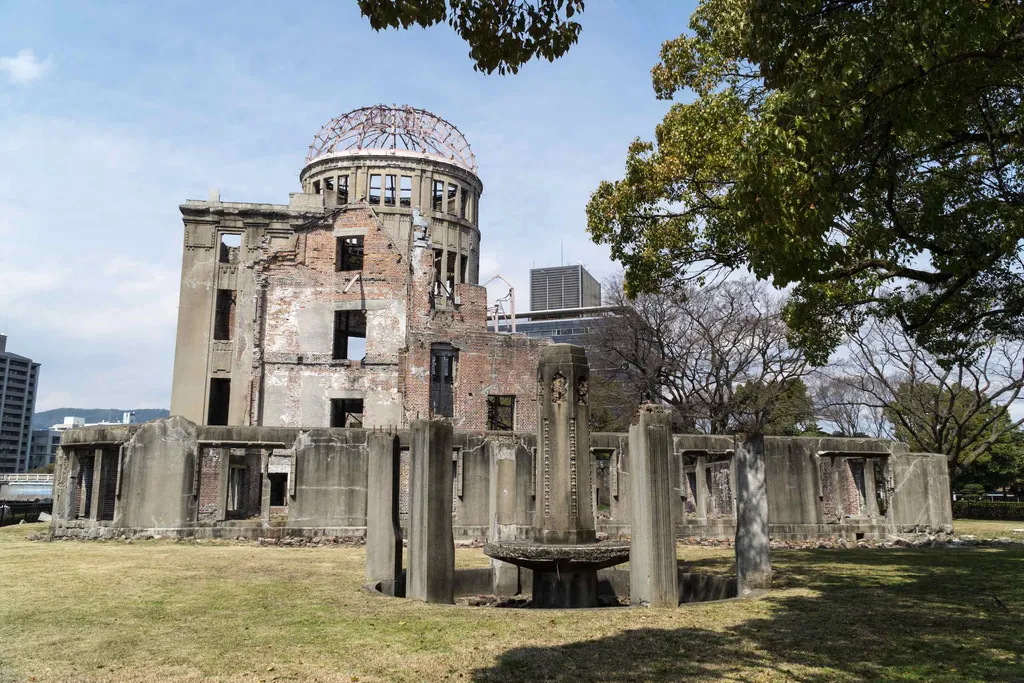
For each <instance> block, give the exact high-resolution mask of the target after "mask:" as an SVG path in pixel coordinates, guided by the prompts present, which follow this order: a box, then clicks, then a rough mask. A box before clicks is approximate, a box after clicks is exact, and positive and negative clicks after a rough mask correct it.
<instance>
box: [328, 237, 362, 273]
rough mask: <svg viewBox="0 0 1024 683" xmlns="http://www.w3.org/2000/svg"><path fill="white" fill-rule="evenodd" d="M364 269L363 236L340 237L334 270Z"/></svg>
mask: <svg viewBox="0 0 1024 683" xmlns="http://www.w3.org/2000/svg"><path fill="white" fill-rule="evenodd" d="M362 269H363V236H362V235H350V236H348V237H339V238H338V241H337V250H336V252H335V259H334V270H336V271H338V272H341V271H343V270H362Z"/></svg>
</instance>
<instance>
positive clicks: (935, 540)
mask: <svg viewBox="0 0 1024 683" xmlns="http://www.w3.org/2000/svg"><path fill="white" fill-rule="evenodd" d="M1006 544H1017V545H1020V544H1024V539H1013V538H1006V537H1004V538H997V539H978V538H975V537H974V536H952V535H949V534H941V533H940V534H919V535H914V536H911V537H908V538H901V537H895V538H885V539H860V540H856V541H849V540H847V539H845V538H818V539H812V540H807V541H784V540H776V539H772V541H771V547H772V550H817V549H821V550H824V549H837V548H839V549H842V548H966V547H975V546H991V545H1006ZM678 545H681V546H699V547H702V548H732V547H733V541H732V539H716V538H710V539H709V538H702V539H698V538H685V539H680V540H679V542H678Z"/></svg>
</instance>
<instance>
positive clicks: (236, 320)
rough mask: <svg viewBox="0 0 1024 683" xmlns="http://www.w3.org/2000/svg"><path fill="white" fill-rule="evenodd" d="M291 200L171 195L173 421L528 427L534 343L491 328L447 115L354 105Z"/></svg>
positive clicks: (320, 142) (473, 184)
mask: <svg viewBox="0 0 1024 683" xmlns="http://www.w3.org/2000/svg"><path fill="white" fill-rule="evenodd" d="M299 181H300V184H301V190H302V191H301V192H297V193H292V194H291V195H290V200H289V202H288V203H287V204H253V203H238V202H222V201H221V200H220V197H219V195H218V193H216V192H212V193H211V195H210V198H209V199H208V200H207V201H194V200H188V201H186V202H185V203H184V204H182V205H181V207H180V208H181V213H182V216H183V220H184V227H185V238H184V255H183V258H182V276H181V298H180V303H179V308H178V332H177V343H176V349H175V359H174V379H173V386H172V393H171V414H173V415H181V416H183V417H186V418H188V419H189V420H191V421H193V422H196V423H198V424H209V425H253V426H274V427H360V426H362V427H376V426H396V427H401V426H405V425H406V424H407V423H408V422H409V421H410V420H413V419H416V418H426V417H430V416H433V415H445V416H448V417H451V418H452V419H453V422H454V424H455V426H456V428H459V429H476V430H479V429H495V430H512V429H517V430H532V429H533V428H534V425H535V422H536V396H535V393H536V390H535V387H534V378H533V375H534V373H535V370H536V365H537V353H538V348H539V346H540V344H542V343H543V342H540V341H537V340H532V339H527V338H524V337H521V336H509V335H500V334H494V333H491V332H488V331H487V322H486V305H487V295H486V290H485V289H484V288H483V287H480V286H479V285H478V282H479V260H480V239H481V235H480V227H479V225H480V198H481V195H482V194H483V183H482V182H481V181H480V178H479V177H478V176H477V165H476V160H475V157H474V155H473V152H472V150H471V149H470V146H469V144H468V142H467V141H466V139H465V138H464V137H463V136H462V134H461V133H460V132H459V131H458V129H457V128H456V127H455V126H453V125H452V124H450V123H448V122H447V121H444V120H443V119H440V118H438V117H436V116H434V115H433V114H430V113H429V112H426V111H423V110H420V109H413V108H411V107H408V106H406V107H400V108H396V107H386V106H375V107H368V108H364V109H357V110H355V111H352V112H349V113H348V114H345V115H344V116H340V117H338V118H336V119H334V120H332V121H330V122H329V123H328V124H327V125H326V126H324V127H323V128H322V129H321V130H320V132H319V133H317V135H316V137H315V138H314V140H313V143H312V144H311V145H310V147H309V153H308V155H307V157H306V165H305V167H304V168H303V169H302V172H301V173H300V174H299Z"/></svg>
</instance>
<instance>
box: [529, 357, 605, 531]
mask: <svg viewBox="0 0 1024 683" xmlns="http://www.w3.org/2000/svg"><path fill="white" fill-rule="evenodd" d="M589 377H590V369H589V367H588V365H587V354H586V352H585V351H584V350H583V348H582V347H579V346H574V345H572V344H552V345H550V346H545V347H543V348H541V351H540V362H539V364H538V367H537V383H538V387H537V399H538V400H537V409H538V412H539V415H538V418H539V419H538V420H537V430H538V433H537V446H538V452H537V462H536V467H537V512H536V515H535V517H534V533H535V538H534V540H535V541H537V542H539V543H555V544H576V543H593V542H594V541H595V540H596V533H595V529H594V508H593V497H592V495H591V490H592V489H593V487H594V485H593V482H592V481H591V480H590V427H589V424H588V423H589V419H590V410H589V407H588V405H587V402H588V400H589V398H588V381H589Z"/></svg>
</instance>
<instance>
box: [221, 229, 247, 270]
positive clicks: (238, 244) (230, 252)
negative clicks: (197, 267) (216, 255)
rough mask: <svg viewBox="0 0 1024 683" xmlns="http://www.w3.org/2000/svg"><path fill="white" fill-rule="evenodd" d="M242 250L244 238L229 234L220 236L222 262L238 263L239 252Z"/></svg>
mask: <svg viewBox="0 0 1024 683" xmlns="http://www.w3.org/2000/svg"><path fill="white" fill-rule="evenodd" d="M241 248H242V236H241V235H239V234H233V233H229V232H222V233H221V234H220V259H219V260H220V262H221V263H238V252H239V250H240V249H241Z"/></svg>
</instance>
